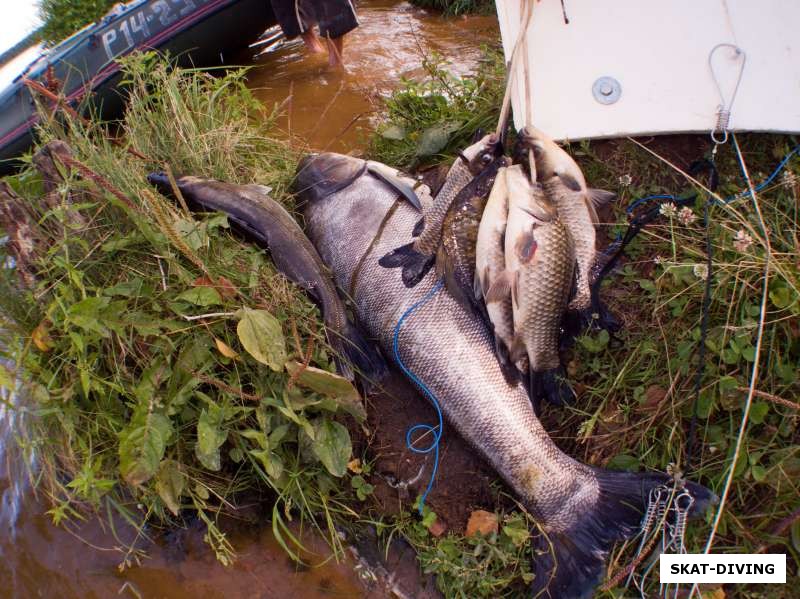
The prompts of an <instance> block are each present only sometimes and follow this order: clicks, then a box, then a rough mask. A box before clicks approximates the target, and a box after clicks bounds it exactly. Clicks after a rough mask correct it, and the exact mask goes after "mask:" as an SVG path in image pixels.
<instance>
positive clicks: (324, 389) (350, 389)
mask: <svg viewBox="0 0 800 599" xmlns="http://www.w3.org/2000/svg"><path fill="white" fill-rule="evenodd" d="M286 370H287V371H288V372H289V374H291V375H292V376H293V377H295V376H296V378H295V380H296V381H297V384H298V385H300V386H301V387H305V388H306V389H311V390H312V391H316V392H317V393H319V394H321V395H325V396H327V397H330V398H332V399H333V400H334V401H335V403H336V405H337V406H338V407H340V408H342V409H343V410H344V411H345V412H347V413H348V414H350V415H351V416H353V418H355V419H356V420H358V421H359V422H363V421H364V420H366V418H367V412H366V410H365V409H364V404H363V403H362V401H361V396H360V395H359V394H358V391H357V390H356V388H355V387H354V386H353V384H352V383H351V382H350V381H348V380H347V379H346V378H344V377H341V376H339V375H338V374H334V373H332V372H328V371H327V370H322V369H320V368H314V367H313V366H307V367H306V368H303V365H302V364H300V363H299V362H295V361H290V362H287V363H286ZM298 371H300V374H299V375H297V374H296V373H297V372H298Z"/></svg>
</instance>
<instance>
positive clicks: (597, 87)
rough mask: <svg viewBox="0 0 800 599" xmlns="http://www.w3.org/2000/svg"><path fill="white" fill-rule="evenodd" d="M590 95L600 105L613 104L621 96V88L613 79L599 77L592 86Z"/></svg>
mask: <svg viewBox="0 0 800 599" xmlns="http://www.w3.org/2000/svg"><path fill="white" fill-rule="evenodd" d="M592 95H593V96H594V99H595V100H597V101H598V102H600V104H613V103H614V102H616V101H617V100H619V97H620V96H621V95H622V86H620V84H619V81H617V80H616V79H614V78H613V77H600V78H599V79H597V81H595V82H594V84H593V85H592Z"/></svg>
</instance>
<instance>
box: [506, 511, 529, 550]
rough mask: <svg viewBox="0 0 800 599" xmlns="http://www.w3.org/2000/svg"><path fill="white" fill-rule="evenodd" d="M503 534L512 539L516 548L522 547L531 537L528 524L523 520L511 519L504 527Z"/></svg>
mask: <svg viewBox="0 0 800 599" xmlns="http://www.w3.org/2000/svg"><path fill="white" fill-rule="evenodd" d="M503 534H504V535H506V536H507V537H508V538H509V539H511V542H512V543H513V544H514V546H515V547H522V546H523V545H524V544H525V543H527V542H528V539H529V538H530V536H531V533H530V531H528V524H527V523H526V522H525V521H524V520H522V519H521V518H513V519H510V520H509V521H508V523H507V524H505V525H504V526H503Z"/></svg>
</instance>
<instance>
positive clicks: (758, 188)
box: [626, 145, 800, 214]
mask: <svg viewBox="0 0 800 599" xmlns="http://www.w3.org/2000/svg"><path fill="white" fill-rule="evenodd" d="M798 152H800V145H797V146H795V147H794V149H793V150H792V151H791V152H789V153H788V154H786V156H784V158H783V160H781V161H780V163H779V164H778V166H777V167H775V170H774V171H772V174H771V175H770V176H769V177H767V178H766V179H765V180H764V181H762V182H761V183H759V184H758V185H756V186H755V190H756V192H759V191H761V190H763V189H765V188H766V187H767V186H768V185H769V184H770V183H772V182H773V181H774V180H775V177H777V176H778V175H779V174H780V172H781V171H782V170H783V169H784V168H785V167H786V165H787V164H788V162H789V160H791V159H792V157H793V156H795V155H796V154H797V153H798ZM747 197H750V190H749V189H748V190H746V191H742V192H739V193H737V194H734V195H732V196H729V197H727V198H725V199H723V200H722V202H721V203H722V204H730V203H731V202H733V201H735V200H741V199H744V198H747ZM653 200H671V201H673V202H674V201H676V200H677V198H676V197H675V196H674V195H670V194H655V195H651V196H646V197H644V198H639V199H637V200H634V201H633V202H631V204H630V205H629V206H628V208H627V209H626V212H627V213H628V214H631V213H632V212H633V211H634V210H636V208H638V207H639V206H641V205H642V204H644V203H646V202H651V201H653ZM717 203H720V202H717Z"/></svg>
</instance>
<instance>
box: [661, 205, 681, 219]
mask: <svg viewBox="0 0 800 599" xmlns="http://www.w3.org/2000/svg"><path fill="white" fill-rule="evenodd" d="M658 213H659V214H660V215H661V216H668V217H669V218H673V217H674V216H675V215H676V214H678V207H677V206H676V205H675V204H674V203H672V202H664V203H663V204H661V207H660V208H659V209H658Z"/></svg>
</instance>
